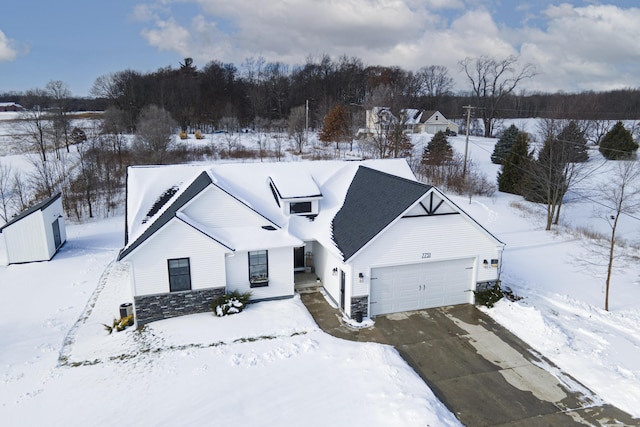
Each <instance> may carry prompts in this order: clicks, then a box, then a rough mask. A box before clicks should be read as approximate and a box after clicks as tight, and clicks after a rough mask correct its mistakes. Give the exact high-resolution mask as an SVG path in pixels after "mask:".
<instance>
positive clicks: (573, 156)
mask: <svg viewBox="0 0 640 427" xmlns="http://www.w3.org/2000/svg"><path fill="white" fill-rule="evenodd" d="M557 141H558V142H559V143H560V145H561V146H563V147H565V150H566V155H567V156H566V161H568V162H571V163H582V162H586V161H587V160H589V150H588V148H587V138H586V137H585V136H584V131H582V130H580V128H579V127H578V125H577V124H576V122H574V121H573V120H572V121H570V122H569V123H568V124H567V125H566V126H565V127H564V128H563V129H562V130H561V131H560V133H559V134H558V137H557Z"/></svg>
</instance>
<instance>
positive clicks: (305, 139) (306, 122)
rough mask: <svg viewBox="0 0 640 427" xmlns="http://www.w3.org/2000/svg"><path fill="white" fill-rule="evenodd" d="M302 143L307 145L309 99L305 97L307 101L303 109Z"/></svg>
mask: <svg viewBox="0 0 640 427" xmlns="http://www.w3.org/2000/svg"><path fill="white" fill-rule="evenodd" d="M304 143H305V145H306V146H307V147H308V146H309V100H308V99H307V103H306V106H305V110H304Z"/></svg>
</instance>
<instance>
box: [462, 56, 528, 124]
mask: <svg viewBox="0 0 640 427" xmlns="http://www.w3.org/2000/svg"><path fill="white" fill-rule="evenodd" d="M458 64H459V66H460V70H461V71H464V73H465V74H466V76H467V77H468V78H469V82H470V83H471V87H472V92H473V96H474V97H475V99H476V102H477V107H479V108H480V114H481V115H482V122H483V124H484V136H485V137H490V136H491V135H493V126H494V121H495V120H496V118H497V117H498V114H499V108H500V105H501V104H502V103H503V101H504V100H505V97H506V96H507V95H509V94H511V93H512V92H513V91H514V90H515V89H516V87H518V85H519V84H520V83H521V82H522V80H525V79H530V78H532V77H534V76H535V75H536V74H537V72H536V69H535V66H534V65H532V64H525V65H524V66H523V67H522V68H521V69H518V57H517V56H515V55H510V56H508V57H506V58H504V59H498V58H493V57H489V56H484V55H483V56H480V57H477V58H468V57H467V58H465V59H463V60H462V61H460V62H459V63H458Z"/></svg>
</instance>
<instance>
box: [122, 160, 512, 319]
mask: <svg viewBox="0 0 640 427" xmlns="http://www.w3.org/2000/svg"><path fill="white" fill-rule="evenodd" d="M125 236H126V239H125V246H124V248H123V249H122V250H121V252H120V254H119V256H118V260H119V261H120V262H127V263H129V264H130V268H131V273H132V274H131V275H130V277H131V286H132V290H133V295H134V310H135V314H136V319H137V321H138V325H140V324H144V323H148V322H151V321H154V320H159V319H164V318H169V317H174V316H179V315H182V314H190V313H197V312H204V311H208V310H209V302H210V301H211V300H212V298H214V297H216V296H218V295H221V294H223V293H225V292H229V291H234V290H237V291H241V292H246V291H251V292H252V300H253V301H260V300H269V299H277V298H288V297H291V296H293V295H294V293H295V281H296V277H298V276H296V274H295V273H296V272H298V271H303V272H304V271H307V272H310V271H311V272H314V273H315V275H316V276H317V277H318V279H319V280H320V281H321V284H322V286H323V287H324V289H325V290H326V292H327V294H328V295H329V296H330V297H331V298H332V299H333V300H334V301H335V302H336V304H337V305H338V306H339V307H340V309H341V310H342V311H343V312H344V313H345V314H346V315H348V316H351V317H355V318H358V317H359V316H363V317H368V316H369V317H373V316H376V315H379V314H385V313H393V312H399V311H406V310H416V309H422V308H427V307H436V306H441V305H452V304H464V303H472V302H473V301H474V294H473V292H472V291H473V290H474V289H476V285H477V283H481V282H492V281H495V280H497V278H498V270H499V268H498V266H499V263H500V258H501V253H502V248H503V244H502V243H501V242H500V241H499V240H498V239H496V238H495V237H494V236H493V235H491V234H490V233H489V232H488V231H487V230H485V229H484V228H482V227H481V226H480V225H479V224H478V223H477V222H476V221H474V220H473V219H472V218H471V217H470V216H469V215H467V214H466V213H465V212H464V211H463V210H462V209H460V208H459V207H458V206H456V205H455V204H454V203H453V202H452V201H451V200H449V199H448V198H447V197H446V196H445V195H444V194H443V193H442V192H440V191H439V190H438V189H437V188H435V187H433V186H430V185H425V184H422V183H420V182H417V181H416V180H415V177H414V175H413V173H412V172H411V170H410V168H409V166H408V164H407V162H406V161H405V160H403V159H389V160H366V161H358V162H348V161H316V162H290V163H241V164H238V163H235V164H212V165H205V166H203V165H199V166H195V165H169V166H148V167H130V168H129V170H128V181H127V217H126V233H125Z"/></svg>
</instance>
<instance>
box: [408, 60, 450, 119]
mask: <svg viewBox="0 0 640 427" xmlns="http://www.w3.org/2000/svg"><path fill="white" fill-rule="evenodd" d="M416 78H417V79H418V82H419V93H420V94H421V95H422V96H424V97H426V98H427V99H428V100H429V108H430V109H436V108H438V104H439V103H440V98H441V97H442V96H443V95H446V94H448V93H450V92H451V90H452V89H453V78H452V77H451V76H449V70H448V69H447V67H445V66H442V65H429V66H427V67H422V68H420V69H419V70H418V72H417V73H416Z"/></svg>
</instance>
